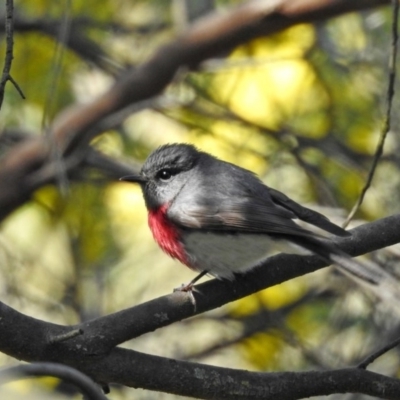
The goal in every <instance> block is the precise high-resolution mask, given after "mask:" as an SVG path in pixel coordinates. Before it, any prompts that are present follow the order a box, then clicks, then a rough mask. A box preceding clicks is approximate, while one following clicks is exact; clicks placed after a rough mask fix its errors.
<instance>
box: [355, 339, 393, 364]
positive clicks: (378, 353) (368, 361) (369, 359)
mask: <svg viewBox="0 0 400 400" xmlns="http://www.w3.org/2000/svg"><path fill="white" fill-rule="evenodd" d="M399 344H400V338H397V339H396V340H394V341H393V342H391V343H389V344H387V345H386V346H383V347H382V348H381V349H379V350H378V351H376V352H375V353H373V354H371V355H369V356H368V357H367V358H365V359H364V360H363V361H361V362H360V363H359V364H358V365H357V368H362V369H366V368H367V367H368V365H369V364H371V363H373V362H374V361H375V360H376V359H377V358H379V357H380V356H382V355H383V354H385V353H387V352H388V351H389V350H392V349H393V348H394V347H396V346H397V345H399Z"/></svg>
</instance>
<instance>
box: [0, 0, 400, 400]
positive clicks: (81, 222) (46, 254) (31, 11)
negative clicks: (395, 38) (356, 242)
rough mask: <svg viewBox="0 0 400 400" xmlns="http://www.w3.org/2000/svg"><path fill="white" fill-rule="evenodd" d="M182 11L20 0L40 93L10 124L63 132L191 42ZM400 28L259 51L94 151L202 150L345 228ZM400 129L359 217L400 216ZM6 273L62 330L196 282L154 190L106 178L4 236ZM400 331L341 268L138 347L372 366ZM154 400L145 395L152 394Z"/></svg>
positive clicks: (27, 83)
mask: <svg viewBox="0 0 400 400" xmlns="http://www.w3.org/2000/svg"><path fill="white" fill-rule="evenodd" d="M235 3H238V1H221V2H218V5H219V6H220V7H231V6H232V4H235ZM171 6H172V4H171V2H165V1H155V0H153V1H151V0H147V1H140V0H136V1H134V2H124V1H111V0H107V1H104V0H103V1H98V0H90V1H88V0H85V1H83V0H75V1H73V2H71V1H67V0H66V1H62V2H52V1H49V0H38V1H35V2H32V1H27V0H19V1H16V9H15V16H16V35H15V38H14V39H15V49H14V50H15V58H14V62H13V68H12V73H13V77H14V78H15V79H16V81H17V82H18V83H19V85H20V86H21V88H22V90H23V92H24V93H25V95H26V97H27V99H26V100H21V98H20V97H19V95H18V93H16V91H15V89H14V88H13V87H12V86H11V85H8V87H7V93H6V98H5V101H4V104H3V107H2V110H1V113H2V122H1V124H2V128H11V127H12V128H15V129H20V130H24V131H29V132H31V134H33V135H40V134H43V133H44V131H45V128H46V124H45V123H43V121H47V123H50V122H51V120H52V118H53V117H54V116H55V115H57V113H59V112H60V111H61V110H62V109H63V108H64V107H66V106H67V105H68V104H70V103H71V102H84V101H90V99H92V98H94V97H95V96H96V95H97V94H99V93H101V92H102V91H103V90H104V89H105V88H106V87H107V86H108V85H109V84H110V82H112V79H113V77H114V76H115V75H118V73H119V72H120V71H121V70H122V68H123V67H126V66H134V65H137V64H139V63H141V62H143V61H144V60H146V59H147V58H148V57H149V56H150V55H151V54H153V53H154V52H155V51H157V48H158V47H159V46H160V45H162V44H163V43H167V41H168V40H170V39H171V38H173V37H174V35H175V34H176V32H177V31H178V29H177V28H176V27H175V23H174V18H173V13H172V11H171ZM389 24H390V13H389V12H388V11H387V10H379V11H377V10H372V11H368V12H364V13H360V14H351V15H347V16H343V17H340V18H336V19H334V20H332V21H328V22H326V23H318V24H315V25H299V26H295V27H293V28H291V29H288V30H287V31H284V32H282V33H279V34H277V35H274V36H271V37H266V38H262V39H258V40H255V41H253V42H251V43H248V44H246V45H244V46H241V47H240V48H237V49H235V50H234V51H233V52H232V54H231V55H230V56H228V57H224V58H218V59H215V60H210V62H207V63H205V64H204V65H202V66H200V68H199V69H198V70H196V71H186V72H183V73H182V74H181V76H179V77H177V79H176V80H175V81H174V82H173V83H172V84H171V85H170V86H169V87H168V88H167V89H166V91H165V93H163V94H162V97H161V100H162V101H161V102H159V103H157V104H155V106H154V107H152V108H148V109H146V110H142V111H140V112H138V113H135V114H132V115H131V116H130V117H129V118H127V119H126V120H125V121H121V124H120V125H119V126H118V127H117V128H115V129H114V130H112V131H109V132H105V133H104V134H103V135H102V136H100V137H99V138H97V139H96V140H95V141H94V144H93V145H94V146H96V147H97V148H100V149H101V150H102V151H104V152H106V153H108V154H110V155H111V156H113V157H116V158H125V159H127V160H128V159H131V160H133V159H134V160H135V161H139V162H141V161H143V160H144V159H145V157H146V156H147V155H148V153H149V152H150V151H151V150H152V149H154V148H155V147H157V146H158V145H161V144H163V143H167V142H175V141H185V142H191V143H194V144H196V145H198V146H199V147H201V148H202V149H204V150H205V151H209V152H212V153H214V154H215V155H217V156H219V157H221V158H224V159H226V160H229V161H232V162H235V163H237V164H240V165H241V166H243V167H245V168H249V169H251V170H253V171H255V172H256V173H258V174H260V175H261V177H262V178H263V179H264V180H265V182H266V183H268V184H269V185H271V186H273V187H275V188H277V189H279V190H282V191H284V192H285V193H287V194H288V195H290V196H291V197H293V198H294V199H295V200H297V201H300V202H303V203H313V204H314V205H316V206H317V205H320V206H325V207H326V208H324V209H323V212H324V213H326V214H327V215H329V216H330V217H331V218H332V219H333V220H335V221H336V222H338V223H340V222H341V221H342V220H343V217H344V216H345V215H346V214H347V213H348V211H349V209H350V208H351V207H352V205H353V204H354V202H355V200H356V199H357V196H358V195H359V193H360V190H361V188H362V186H363V184H364V182H365V177H366V174H367V171H368V168H369V166H370V164H371V156H372V155H373V153H374V149H375V146H376V143H377V140H378V137H379V133H380V129H381V123H382V122H381V121H382V119H383V117H382V115H383V112H384V107H385V93H386V81H387V76H386V74H387V59H388V43H389V42H390V40H391V39H390V36H389ZM33 26H34V27H33ZM63 29H64V31H65V32H67V34H66V37H69V38H71V41H72V42H70V41H69V39H68V40H67V39H66V37H63V36H62V32H63ZM72 34H73V35H72ZM60 39H61V42H60ZM82 43H83V44H82ZM77 49H80V51H77ZM0 51H1V52H2V54H3V53H4V42H3V43H2V45H1V48H0ZM60 51H61V53H60V54H58V53H57V52H60ZM57 54H58V56H57ZM394 120H395V121H397V117H396V116H394ZM393 126H394V127H393V130H392V132H391V133H390V135H389V137H388V140H387V144H386V146H385V153H384V156H383V158H382V161H381V163H380V165H379V167H378V169H377V171H376V179H375V180H374V182H373V186H372V188H371V189H370V190H369V192H368V195H367V197H366V199H365V202H364V204H363V206H362V208H361V210H360V212H359V214H358V217H359V218H364V219H376V218H379V217H382V216H384V215H387V214H391V213H395V212H399V204H400V201H399V200H400V199H399V193H400V190H399V189H400V188H399V185H400V171H399V162H398V156H397V154H398V146H399V144H398V143H399V141H398V132H397V125H396V124H394V125H393ZM398 254H399V253H398V252H396V251H395V250H393V249H392V250H391V251H387V252H383V253H382V254H380V255H379V256H378V257H379V258H380V259H381V260H384V261H386V262H387V263H388V264H390V265H393V268H395V265H396V263H395V262H396V261H397V257H398ZM0 262H1V263H0V266H1V269H2V274H1V278H0V289H1V294H2V300H4V301H6V302H7V303H9V304H11V305H13V306H15V307H17V308H18V309H20V310H21V311H23V312H26V313H28V314H30V315H35V316H37V317H38V318H44V319H46V320H51V321H53V322H60V323H75V322H79V321H81V320H84V319H88V318H93V317H96V316H99V315H102V314H105V313H109V312H113V311H116V310H118V309H121V308H123V307H129V306H132V305H134V304H138V303H140V302H142V301H144V300H148V299H150V298H154V297H156V296H157V295H161V294H165V293H168V292H169V291H170V290H172V288H173V287H176V286H178V285H179V284H180V283H182V282H184V281H187V280H188V279H190V278H192V275H193V274H192V272H190V271H188V270H186V269H185V268H184V267H182V266H180V265H176V262H174V261H172V260H169V259H168V258H167V257H166V256H165V255H164V254H162V253H161V251H160V250H159V249H157V248H156V245H155V244H154V243H153V241H152V238H151V234H150V233H149V231H148V228H147V224H146V214H145V210H144V204H143V201H142V199H141V194H140V192H139V190H138V189H137V188H132V186H130V185H129V184H126V183H115V182H107V181H104V180H100V179H97V177H90V176H87V177H84V179H82V181H81V182H79V183H73V184H72V183H68V185H67V188H66V190H65V188H64V190H59V188H57V187H45V188H42V189H40V190H39V191H38V192H37V193H36V194H35V196H34V198H33V199H32V201H31V202H30V203H29V204H26V205H25V206H24V207H21V208H20V209H19V210H18V211H17V212H15V213H14V214H13V215H11V216H10V217H9V218H8V220H7V221H6V222H5V223H4V224H3V226H2V230H1V233H0ZM303 298H304V299H303ZM261 311H262V312H263V313H261ZM268 318H271V320H269V319H268ZM252 321H253V322H252ZM254 321H258V322H257V323H258V325H257V324H254ZM268 321H270V323H267V322H268ZM396 327H397V325H396V321H394V320H391V319H390V314H389V313H388V311H387V310H386V309H385V307H384V306H383V305H381V306H379V307H377V306H376V304H374V301H373V300H371V299H369V298H367V297H366V296H365V295H364V293H362V292H361V291H359V289H358V288H356V287H355V286H354V284H353V283H351V282H349V281H347V280H346V278H344V277H342V276H339V275H337V274H335V273H332V271H330V270H329V271H319V272H318V273H316V274H313V276H312V277H305V278H302V279H299V280H296V282H288V283H285V284H283V285H280V286H279V287H277V288H271V289H269V290H266V291H263V292H261V293H259V294H257V295H255V296H251V297H249V298H246V299H243V300H242V301H239V302H236V303H234V304H233V305H229V306H227V307H225V309H224V310H223V311H214V312H212V313H210V314H209V315H207V316H203V317H199V318H197V319H194V320H192V321H190V322H188V323H185V324H176V326H173V327H168V328H166V329H163V330H162V332H156V333H154V334H153V335H146V337H143V338H139V339H137V340H135V341H134V342H133V343H129V346H132V347H133V348H136V349H140V350H141V351H148V352H157V354H160V355H166V356H170V357H187V358H193V359H195V358H196V357H198V358H200V359H201V361H207V362H215V363H217V364H221V365H225V366H231V367H232V366H235V367H238V368H249V369H259V370H275V369H287V370H290V369H308V368H319V367H322V368H325V367H332V366H338V365H342V366H343V365H344V364H354V363H355V362H357V361H358V360H360V358H362V357H363V356H365V355H366V354H367V353H368V352H369V351H371V350H372V349H374V348H375V345H376V342H377V341H379V343H385V342H386V341H387V340H389V339H390V338H391V336H392V335H393V334H394V332H395V329H396ZM388 357H389V358H388V359H386V361H387V363H386V364H384V362H382V363H381V364H382V365H381V366H380V367H381V368H383V369H385V370H386V371H387V373H388V374H398V371H399V369H398V368H399V362H398V359H397V358H396V357H394V356H388ZM2 361H3V363H9V362H10V360H9V359H7V358H6V357H3V359H2ZM16 390H19V389H18V388H16ZM20 390H25V389H20ZM115 393H117V394H115V396H121V398H131V397H129V396H130V395H129V393H130V392H129V391H127V393H128V394H127V395H126V397H124V396H125V395H124V392H122V391H121V393H120V392H118V391H115ZM151 396H152V394H149V393H147V392H146V394H141V393H139V392H137V393H136V395H135V399H139V398H146V399H149V398H153V397H151ZM167 397H168V398H170V397H171V396H165V398H167ZM113 398H118V397H113ZM154 398H161V397H157V395H154ZM162 398H164V397H162Z"/></svg>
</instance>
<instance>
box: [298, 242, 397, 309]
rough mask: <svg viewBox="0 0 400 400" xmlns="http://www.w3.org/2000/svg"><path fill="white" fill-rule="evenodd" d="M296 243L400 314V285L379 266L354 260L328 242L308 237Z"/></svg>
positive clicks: (368, 261)
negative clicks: (334, 266)
mask: <svg viewBox="0 0 400 400" xmlns="http://www.w3.org/2000/svg"><path fill="white" fill-rule="evenodd" d="M295 241H296V243H297V244H298V245H300V246H302V247H304V248H305V249H307V250H310V251H311V252H313V253H314V254H317V255H318V256H319V257H321V258H323V259H324V260H325V261H327V262H331V263H333V264H335V265H336V266H337V267H338V268H339V270H340V271H342V272H343V273H344V274H345V275H347V276H349V277H350V278H352V279H353V280H355V281H356V282H357V283H358V284H360V285H361V286H363V287H366V288H367V289H368V290H369V291H372V292H373V293H374V294H375V295H376V296H377V297H378V298H380V299H382V300H385V301H389V302H390V304H391V305H395V307H394V308H395V309H396V310H397V312H399V305H400V284H399V282H398V281H397V280H396V278H395V277H393V276H392V275H390V274H389V273H388V272H386V271H385V270H383V269H382V268H381V267H380V266H379V265H377V264H376V263H374V262H372V261H370V260H363V261H359V260H357V259H354V258H352V257H351V256H350V255H349V254H347V253H346V252H344V251H343V250H341V249H340V248H339V247H337V246H336V245H335V244H334V243H332V242H330V241H328V240H324V239H320V238H316V237H313V236H311V237H310V236H308V237H301V238H297V239H296V240H295Z"/></svg>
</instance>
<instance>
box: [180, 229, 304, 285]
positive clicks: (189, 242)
mask: <svg viewBox="0 0 400 400" xmlns="http://www.w3.org/2000/svg"><path fill="white" fill-rule="evenodd" d="M184 246H185V250H186V253H187V255H188V258H189V260H190V263H191V265H192V266H193V267H194V268H195V269H196V270H198V271H204V270H207V271H208V272H209V273H210V274H212V275H214V276H215V277H217V278H226V279H234V273H240V272H245V271H247V270H249V269H251V268H254V267H255V266H257V264H259V263H260V262H261V261H262V260H264V259H265V258H267V257H268V256H270V255H271V254H274V253H278V252H285V253H304V251H302V250H301V249H299V248H296V246H294V245H291V244H290V243H289V242H286V241H284V240H279V241H278V240H272V239H270V238H269V237H268V236H267V235H255V234H242V235H237V234H228V233H223V234H215V233H211V232H205V233H200V232H193V233H188V234H186V235H185V240H184Z"/></svg>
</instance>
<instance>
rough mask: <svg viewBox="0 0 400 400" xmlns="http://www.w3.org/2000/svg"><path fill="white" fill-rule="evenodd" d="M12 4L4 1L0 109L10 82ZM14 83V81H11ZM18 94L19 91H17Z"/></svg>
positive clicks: (12, 26)
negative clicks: (3, 44)
mask: <svg viewBox="0 0 400 400" xmlns="http://www.w3.org/2000/svg"><path fill="white" fill-rule="evenodd" d="M13 13H14V2H13V0H6V23H5V31H6V56H5V60H4V67H3V74H2V76H1V80H0V108H1V105H2V104H3V100H4V91H5V88H6V83H7V81H9V80H11V79H10V78H11V75H10V71H11V64H12V60H13V58H14V55H13V46H14V38H13V33H14V18H13ZM12 82H13V83H14V81H12ZM19 92H20V91H19Z"/></svg>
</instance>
